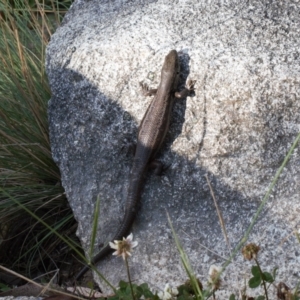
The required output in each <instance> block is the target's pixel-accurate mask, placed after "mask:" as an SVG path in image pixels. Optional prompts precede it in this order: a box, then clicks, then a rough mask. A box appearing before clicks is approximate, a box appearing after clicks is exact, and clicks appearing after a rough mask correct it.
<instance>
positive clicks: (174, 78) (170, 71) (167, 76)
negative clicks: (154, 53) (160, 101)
mask: <svg viewBox="0 0 300 300" xmlns="http://www.w3.org/2000/svg"><path fill="white" fill-rule="evenodd" d="M179 72H180V65H179V59H178V53H177V51H176V50H171V51H170V52H169V53H168V55H167V56H166V57H165V61H164V65H163V67H162V70H161V80H162V81H165V80H167V81H168V82H170V83H171V84H172V87H171V89H172V90H175V89H176V88H177V84H178V78H179Z"/></svg>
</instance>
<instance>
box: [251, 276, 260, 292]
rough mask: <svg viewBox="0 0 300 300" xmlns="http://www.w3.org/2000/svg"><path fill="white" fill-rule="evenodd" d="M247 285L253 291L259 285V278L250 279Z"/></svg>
mask: <svg viewBox="0 0 300 300" xmlns="http://www.w3.org/2000/svg"><path fill="white" fill-rule="evenodd" d="M248 284H249V287H250V288H251V289H255V288H257V287H258V286H259V285H260V284H261V278H260V277H252V278H250V280H249V283H248Z"/></svg>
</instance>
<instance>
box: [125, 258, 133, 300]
mask: <svg viewBox="0 0 300 300" xmlns="http://www.w3.org/2000/svg"><path fill="white" fill-rule="evenodd" d="M125 266H126V271H127V276H128V281H129V285H130V290H131V295H132V299H133V300H135V297H134V293H133V288H132V284H131V278H130V272H129V265H128V260H127V257H126V256H125Z"/></svg>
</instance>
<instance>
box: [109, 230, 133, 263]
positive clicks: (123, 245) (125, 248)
mask: <svg viewBox="0 0 300 300" xmlns="http://www.w3.org/2000/svg"><path fill="white" fill-rule="evenodd" d="M132 239H133V235H132V233H131V234H129V236H128V237H127V238H126V239H125V238H124V237H123V240H122V241H114V242H113V243H112V242H109V246H110V247H111V248H112V249H115V250H116V251H115V252H114V253H113V255H117V256H122V257H123V259H124V260H125V259H126V258H127V257H128V256H131V251H132V249H133V248H134V247H136V246H137V244H138V242H136V241H135V242H133V241H132Z"/></svg>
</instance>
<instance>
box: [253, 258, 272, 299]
mask: <svg viewBox="0 0 300 300" xmlns="http://www.w3.org/2000/svg"><path fill="white" fill-rule="evenodd" d="M254 260H255V262H256V264H257V267H258V270H259V273H260V277H261V279H262V282H263V286H264V290H265V295H266V299H267V300H269V298H268V291H267V287H266V282H265V280H264V274H263V272H262V270H261V268H260V265H259V263H258V260H257V259H256V258H254Z"/></svg>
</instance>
